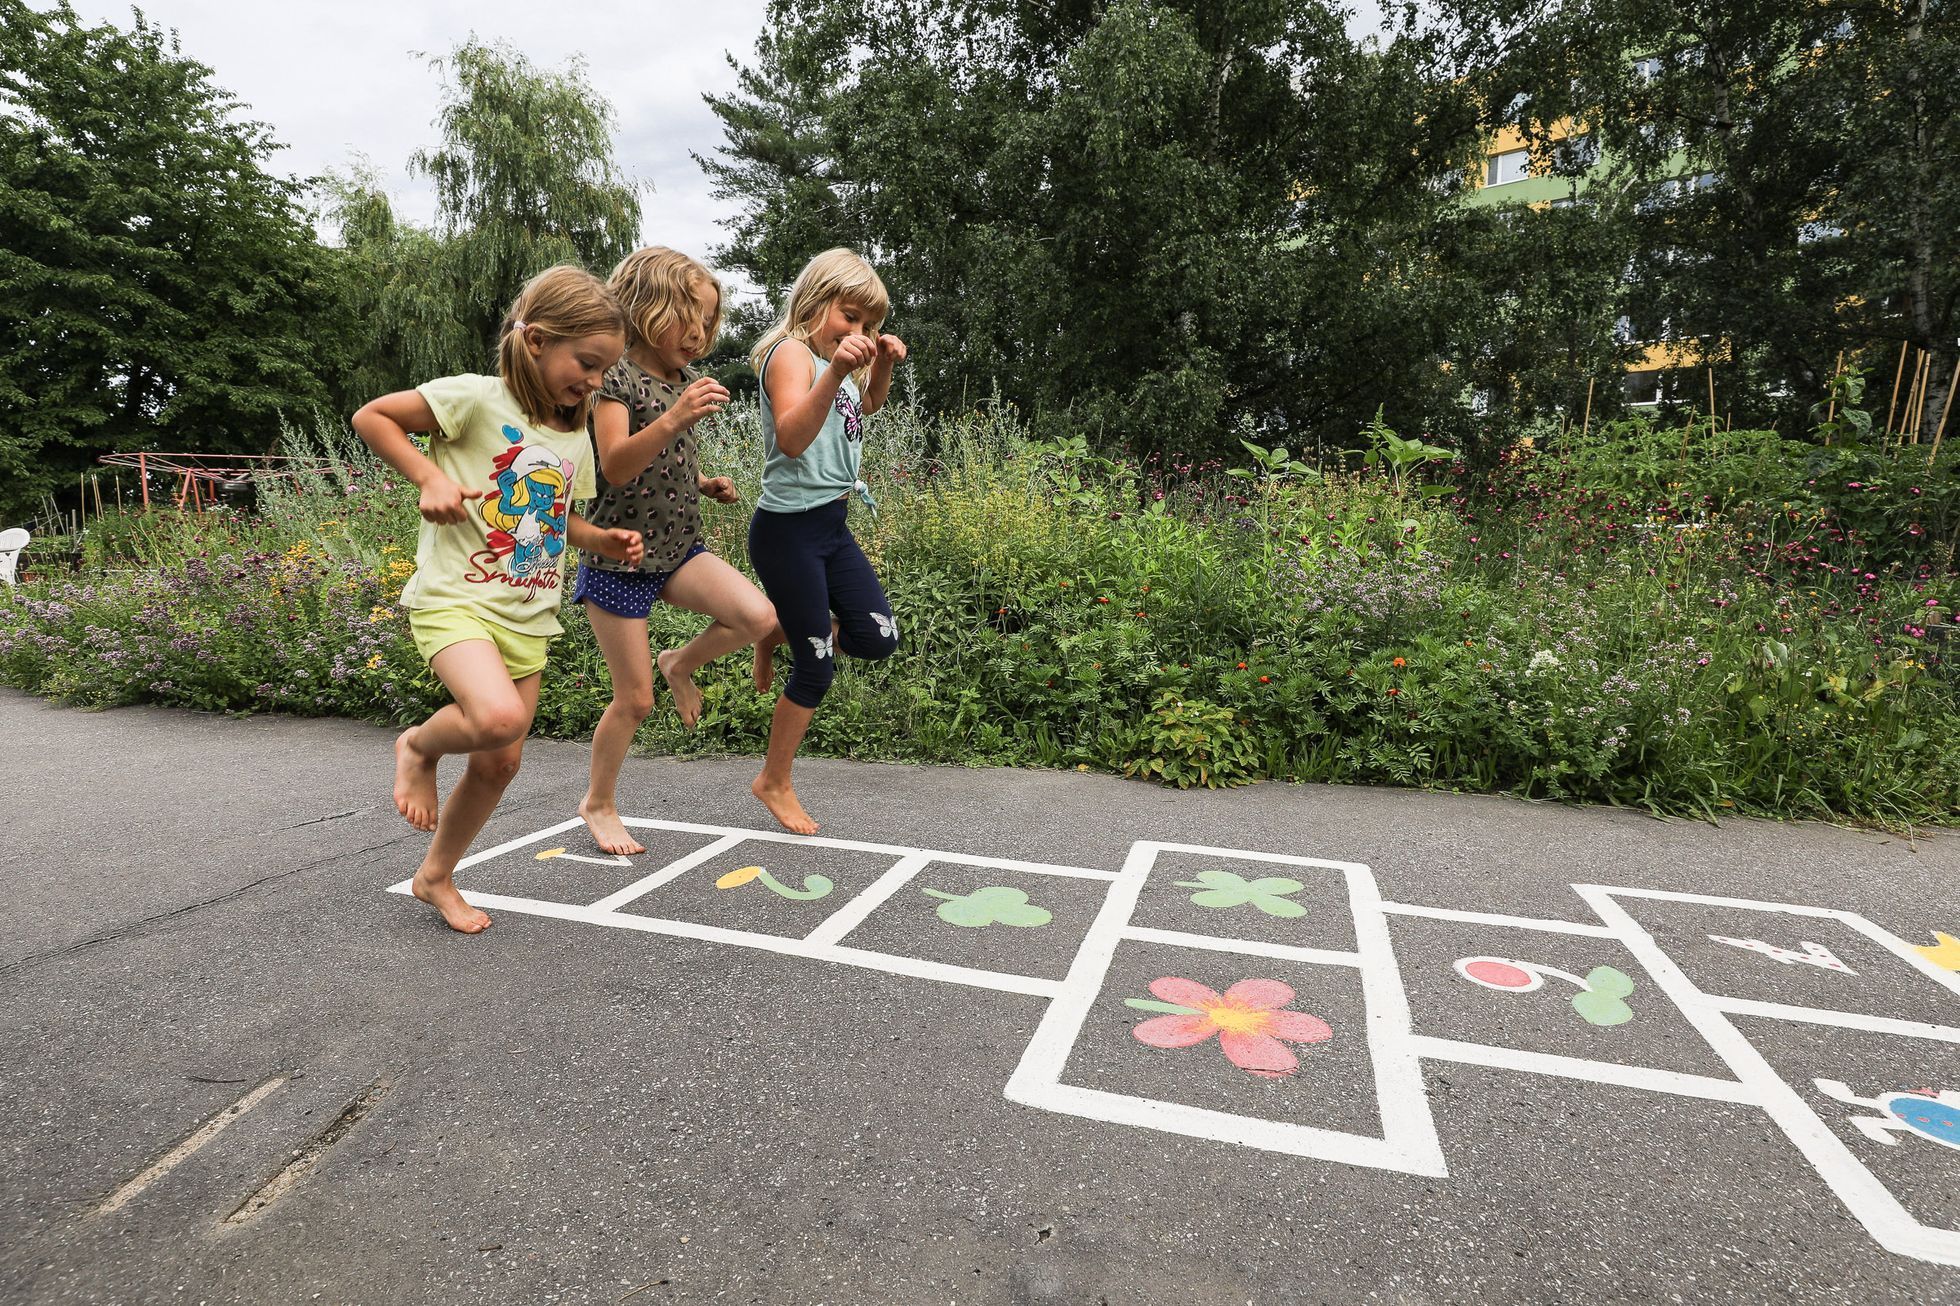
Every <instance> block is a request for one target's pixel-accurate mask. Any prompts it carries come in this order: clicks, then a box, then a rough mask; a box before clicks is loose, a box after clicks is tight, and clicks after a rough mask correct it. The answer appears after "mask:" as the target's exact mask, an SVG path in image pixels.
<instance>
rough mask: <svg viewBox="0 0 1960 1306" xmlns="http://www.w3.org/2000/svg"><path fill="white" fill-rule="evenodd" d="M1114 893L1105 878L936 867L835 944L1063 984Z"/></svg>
mask: <svg viewBox="0 0 1960 1306" xmlns="http://www.w3.org/2000/svg"><path fill="white" fill-rule="evenodd" d="M1109 889H1110V881H1108V880H1103V879H1085V878H1081V877H1077V876H1063V875H1042V874H1038V873H1034V872H1029V871H1022V870H1014V869H1008V868H1003V867H992V866H971V865H967V864H965V863H962V862H944V861H931V862H927V863H926V864H925V865H923V866H921V867H920V868H919V869H918V870H917V872H915V873H914V874H913V875H912V876H911V878H910V879H908V880H907V881H906V882H905V883H904V884H902V885H900V886H899V887H898V889H897V891H896V892H894V893H893V894H892V895H891V897H889V898H887V899H886V900H885V901H884V902H882V903H880V904H879V905H878V906H877V907H876V908H874V909H873V910H872V912H871V914H870V915H869V916H867V917H866V918H865V919H864V920H863V921H861V922H860V923H859V924H858V925H856V926H855V927H854V928H852V929H851V930H850V931H848V932H847V933H846V934H845V935H844V936H843V937H842V938H841V939H839V940H838V942H839V943H841V944H843V945H844V946H845V947H847V948H863V949H866V950H869V951H872V952H882V953H889V954H894V955H897V956H903V957H917V958H920V959H921V960H925V961H937V962H943V963H945V964H947V965H951V966H966V967H970V968H972V969H975V970H987V971H996V972H999V973H1002V974H1008V975H1029V976H1033V977H1035V978H1038V979H1051V980H1057V981H1059V980H1061V979H1062V978H1064V977H1065V976H1066V975H1067V974H1068V971H1069V966H1070V965H1071V964H1072V963H1073V962H1074V960H1075V954H1076V952H1077V951H1078V950H1079V949H1080V948H1081V946H1082V939H1083V936H1085V935H1086V934H1087V933H1088V932H1089V926H1090V925H1091V924H1093V923H1094V921H1095V919H1096V913H1097V912H1099V911H1101V910H1102V905H1103V900H1104V899H1105V898H1106V897H1108V895H1109Z"/></svg>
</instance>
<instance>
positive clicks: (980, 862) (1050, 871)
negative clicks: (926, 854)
mask: <svg viewBox="0 0 1960 1306" xmlns="http://www.w3.org/2000/svg"><path fill="white" fill-rule="evenodd" d="M932 860H933V861H935V862H953V863H956V864H958V865H960V866H979V867H985V868H987V869H990V870H1001V871H1026V872H1027V873H1028V874H1030V875H1062V876H1067V877H1069V878H1070V879H1076V880H1114V879H1115V878H1116V872H1115V871H1098V870H1093V869H1091V868H1090V867H1087V866H1056V865H1054V864H1052V863H1049V862H1021V861H1015V860H1014V859H1013V858H1011V857H976V856H973V855H971V854H969V853H946V852H935V853H933V854H932Z"/></svg>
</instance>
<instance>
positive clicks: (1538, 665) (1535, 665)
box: [1531, 648, 1563, 671]
mask: <svg viewBox="0 0 1960 1306" xmlns="http://www.w3.org/2000/svg"><path fill="white" fill-rule="evenodd" d="M1562 665H1563V664H1562V663H1561V662H1560V661H1559V660H1558V654H1556V653H1554V652H1552V651H1551V650H1550V649H1548V648H1541V649H1539V650H1538V651H1537V652H1536V653H1533V654H1532V655H1531V670H1533V671H1553V670H1556V669H1558V668H1559V667H1560V666H1562Z"/></svg>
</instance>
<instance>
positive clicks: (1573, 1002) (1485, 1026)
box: [1388, 914, 1733, 1079]
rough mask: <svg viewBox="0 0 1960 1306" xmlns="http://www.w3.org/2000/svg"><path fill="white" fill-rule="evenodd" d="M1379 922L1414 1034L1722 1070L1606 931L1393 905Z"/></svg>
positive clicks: (1691, 1070)
mask: <svg viewBox="0 0 1960 1306" xmlns="http://www.w3.org/2000/svg"><path fill="white" fill-rule="evenodd" d="M1388 931H1389V937H1390V939H1391V940H1392V941H1393V944H1394V948H1395V958H1396V962H1397V965H1398V967H1399V968H1400V970H1401V975H1402V987H1403V990H1404V991H1405V992H1406V993H1407V994H1408V995H1409V1013H1410V1019H1411V1021H1412V1023H1413V1025H1414V1028H1415V1032H1416V1033H1417V1034H1421V1035H1425V1036H1427V1037H1430V1038H1443V1039H1450V1040H1453V1041H1456V1042H1460V1043H1475V1044H1480V1045H1485V1046H1491V1047H1500V1048H1513V1049H1516V1050H1518V1051H1521V1052H1537V1053H1543V1054H1546V1055H1549V1056H1562V1057H1580V1058H1584V1059H1587V1060H1592V1061H1604V1062H1610V1063H1612V1064H1614V1065H1621V1066H1645V1067H1649V1068H1651V1069H1656V1070H1668V1071H1674V1072H1677V1073H1680V1074H1688V1075H1705V1076H1709V1077H1711V1078H1718V1079H1731V1078H1733V1075H1732V1074H1731V1073H1730V1071H1729V1070H1728V1068H1727V1066H1726V1065H1725V1063H1724V1062H1723V1061H1722V1059H1721V1058H1720V1057H1719V1056H1717V1055H1716V1054H1715V1052H1714V1051H1713V1050H1712V1049H1711V1048H1710V1047H1709V1046H1708V1043H1707V1041H1706V1040H1705V1039H1703V1038H1702V1036H1701V1035H1700V1034H1699V1033H1697V1032H1696V1030H1695V1028H1694V1026H1692V1025H1690V1024H1689V1023H1688V1021H1687V1018H1686V1017H1684V1016H1683V1015H1682V1014H1681V1011H1680V1008H1678V1007H1677V1006H1675V1004H1674V1003H1673V1001H1672V1000H1670V999H1669V998H1668V997H1667V995H1666V994H1664V993H1662V992H1661V990H1660V989H1659V988H1658V987H1656V986H1655V985H1654V984H1653V983H1652V981H1651V980H1650V979H1649V977H1648V975H1647V972H1646V971H1645V970H1644V969H1642V967H1641V966H1640V963H1639V962H1638V961H1637V960H1635V958H1634V956H1633V954H1632V953H1631V952H1629V951H1628V950H1627V949H1626V948H1625V947H1624V946H1622V945H1621V944H1619V943H1618V942H1616V941H1614V940H1612V939H1609V938H1599V937H1589V936H1584V935H1575V934H1555V933H1551V932H1549V931H1544V930H1530V929H1518V928H1515V927H1509V926H1501V925H1486V924H1481V923H1474V922H1468V921H1454V920H1438V919H1434V918H1430V917H1423V916H1405V915H1400V914H1397V915H1393V916H1390V917H1389V920H1388ZM1608 972H1610V974H1609V973H1608ZM1614 976H1617V977H1618V978H1614ZM1589 995H1592V996H1589Z"/></svg>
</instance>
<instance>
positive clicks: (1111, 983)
mask: <svg viewBox="0 0 1960 1306" xmlns="http://www.w3.org/2000/svg"><path fill="white" fill-rule="evenodd" d="M1167 981H1174V982H1167ZM1249 982H1250V983H1249ZM1207 994H1208V995H1210V996H1209V997H1207V996H1206V995H1207ZM1214 1002H1215V1003H1216V1005H1213V1003H1214ZM1140 1004H1150V1005H1140ZM1180 1005H1182V1006H1186V1007H1190V1008H1193V1009H1194V1010H1198V1011H1201V1012H1205V1013H1207V1014H1204V1015H1199V1016H1186V1017H1180V1016H1178V1015H1177V1014H1176V1013H1175V1012H1171V1011H1167V1010H1166V1009H1165V1008H1167V1007H1173V1006H1180ZM1262 1013H1264V1014H1262ZM1213 1016H1216V1020H1214V1019H1212V1017H1213ZM1180 1019H1181V1020H1184V1021H1185V1022H1187V1023H1186V1024H1185V1025H1184V1026H1183V1027H1182V1028H1177V1027H1173V1026H1167V1025H1165V1024H1164V1023H1162V1022H1164V1021H1165V1020H1170V1021H1178V1020H1180ZM1220 1022H1222V1023H1220ZM1207 1024H1209V1026H1210V1030H1209V1032H1204V1029H1203V1027H1204V1026H1206V1025H1207ZM1269 1029H1270V1030H1272V1031H1273V1032H1262V1031H1266V1030H1269ZM1200 1035H1202V1036H1201V1037H1200ZM1235 1035H1237V1036H1242V1037H1234V1036H1235ZM1152 1039H1155V1040H1157V1042H1155V1043H1153V1042H1151V1041H1147V1040H1152ZM1190 1040H1195V1041H1190ZM1172 1044H1177V1045H1175V1046H1173V1045H1172ZM1060 1083H1061V1084H1062V1085H1064V1086H1069V1087H1079V1088H1086V1089H1092V1090H1096V1091H1098V1092H1102V1093H1108V1094H1115V1095H1118V1096H1119V1097H1121V1098H1123V1099H1127V1100H1128V1101H1130V1102H1131V1103H1133V1104H1135V1106H1136V1108H1137V1111H1138V1114H1139V1115H1147V1114H1148V1104H1151V1103H1170V1104H1176V1105H1179V1106H1186V1107H1194V1108H1199V1109H1202V1110H1206V1111H1215V1112H1222V1113H1225V1114H1228V1115H1233V1116H1239V1117H1244V1118H1248V1119H1251V1120H1254V1121H1269V1122H1274V1123H1279V1124H1288V1125H1310V1126H1312V1127H1314V1128H1315V1129H1318V1130H1324V1131H1328V1132H1332V1133H1338V1134H1348V1135H1355V1136H1359V1137H1362V1138H1367V1139H1373V1140H1379V1139H1381V1138H1382V1117H1381V1110H1380V1108H1379V1106H1378V1105H1377V1102H1376V1093H1375V1071H1374V1065H1373V1062H1372V1059H1371V1057H1370V1052H1369V1046H1368V1026H1367V1003H1366V1000H1365V997H1364V995H1363V992H1362V982H1361V974H1360V971H1359V970H1357V969H1355V968H1353V967H1349V966H1322V965H1314V964H1312V963H1307V962H1299V961H1283V960H1277V959H1274V958H1268V957H1250V956H1244V955H1240V954H1234V953H1224V952H1213V951H1210V950H1207V949H1197V948H1186V947H1178V946H1175V945H1171V944H1163V943H1156V942H1134V941H1125V942H1123V943H1121V944H1119V945H1118V946H1117V948H1116V952H1115V955H1114V956H1113V958H1112V959H1111V962H1110V967H1109V971H1108V973H1107V975H1106V976H1105V977H1104V980H1103V983H1102V986H1101V988H1100V990H1099V991H1098V992H1097V994H1096V997H1095V1000H1094V1001H1093V1002H1092V1003H1090V1005H1089V1008H1088V1013H1087V1015H1086V1017H1085V1018H1084V1020H1083V1022H1082V1027H1081V1031H1080V1033H1079V1034H1078V1036H1077V1038H1076V1041H1075V1044H1074V1046H1073V1047H1072V1048H1071V1049H1070V1051H1069V1054H1068V1059H1067V1062H1066V1063H1065V1065H1064V1066H1063V1068H1062V1071H1061V1075H1060Z"/></svg>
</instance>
